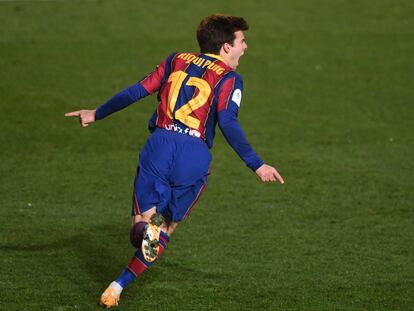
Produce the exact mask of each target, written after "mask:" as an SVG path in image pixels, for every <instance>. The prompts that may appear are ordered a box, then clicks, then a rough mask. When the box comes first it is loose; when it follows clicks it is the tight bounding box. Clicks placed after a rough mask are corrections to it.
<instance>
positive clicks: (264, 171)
mask: <svg viewBox="0 0 414 311" xmlns="http://www.w3.org/2000/svg"><path fill="white" fill-rule="evenodd" d="M256 174H257V176H259V178H260V180H261V181H263V182H269V181H270V182H276V181H278V182H280V183H281V184H284V183H285V181H284V180H283V177H282V176H281V175H280V174H279V172H278V171H277V170H276V169H275V168H274V167H273V166H270V165H267V164H263V165H262V166H261V167H259V168H258V169H257V170H256Z"/></svg>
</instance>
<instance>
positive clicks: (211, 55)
mask: <svg viewBox="0 0 414 311" xmlns="http://www.w3.org/2000/svg"><path fill="white" fill-rule="evenodd" d="M204 55H207V56H210V57H214V58H217V59H218V60H221V61H222V62H223V63H225V61H224V59H222V58H221V57H220V56H219V55H217V54H210V53H204Z"/></svg>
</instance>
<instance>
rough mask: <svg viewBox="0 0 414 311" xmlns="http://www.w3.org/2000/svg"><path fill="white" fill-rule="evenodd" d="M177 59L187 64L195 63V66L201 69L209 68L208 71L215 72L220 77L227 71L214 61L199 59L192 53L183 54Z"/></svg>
mask: <svg viewBox="0 0 414 311" xmlns="http://www.w3.org/2000/svg"><path fill="white" fill-rule="evenodd" d="M177 58H180V59H183V60H185V62H186V63H187V64H189V63H193V64H194V65H197V66H198V67H201V68H206V67H207V69H209V70H211V71H214V72H215V73H217V74H218V75H221V74H222V73H223V72H224V70H225V69H224V68H223V67H221V66H220V65H217V64H215V63H214V61H211V60H208V59H204V58H201V57H198V56H196V55H194V54H191V53H181V54H179V55H178V56H177Z"/></svg>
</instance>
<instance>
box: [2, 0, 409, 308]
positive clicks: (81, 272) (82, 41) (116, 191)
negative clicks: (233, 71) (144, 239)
mask: <svg viewBox="0 0 414 311" xmlns="http://www.w3.org/2000/svg"><path fill="white" fill-rule="evenodd" d="M214 12H222V13H225V14H233V15H241V16H244V17H245V18H246V19H247V20H248V22H249V24H250V27H251V29H250V30H249V31H248V32H247V33H246V39H247V43H248V45H249V49H248V51H247V53H246V55H245V56H243V58H242V59H241V64H240V67H239V72H240V74H241V75H242V76H243V77H244V85H245V91H244V96H243V102H242V108H241V113H240V122H241V124H242V126H243V128H244V130H245V132H246V135H247V137H248V139H249V140H250V142H251V144H252V145H253V146H254V147H255V149H256V150H257V151H258V153H259V154H260V155H261V156H262V157H263V158H264V159H265V160H266V161H267V162H269V163H270V164H273V165H275V166H276V167H277V168H278V169H279V171H280V172H281V174H282V175H283V176H284V178H285V181H286V183H285V185H283V186H280V185H275V184H261V183H259V182H258V180H257V179H256V177H255V176H254V174H253V173H252V172H250V171H249V169H247V168H246V167H245V166H244V164H243V163H242V162H241V161H240V160H239V159H238V157H237V155H236V154H235V153H234V152H233V151H232V150H231V149H230V147H229V146H228V145H227V144H226V142H225V141H224V139H223V137H222V136H221V134H218V137H217V138H216V140H215V147H214V148H213V157H214V160H213V165H212V175H211V178H210V180H209V186H208V187H207V190H206V191H205V193H204V195H203V197H202V198H201V199H200V201H199V203H198V204H197V205H196V207H195V208H194V210H193V212H192V214H191V215H190V218H189V219H188V221H186V222H184V223H182V224H180V225H179V227H178V229H177V231H176V233H175V234H174V235H173V236H172V240H171V243H170V244H169V246H168V249H167V251H166V254H165V256H163V257H162V258H161V259H160V260H159V262H158V263H156V264H155V265H154V267H153V268H152V269H151V270H149V271H147V272H145V273H144V275H143V276H142V277H141V278H140V279H138V280H137V281H136V282H135V283H134V284H132V285H131V286H130V287H128V288H127V290H126V291H124V293H123V295H122V297H121V305H120V307H119V310H306V311H309V310H412V309H414V190H413V184H414V178H413V173H414V164H413V163H414V162H413V159H414V108H413V107H414V79H413V74H414V4H413V2H412V1H411V0H396V1H390V0H378V1H368V0H355V1H345V0H337V1H329V0H315V1H306V0H292V1H282V0H278V1H270V0H268V1H247V0H246V1H236V0H234V1H233V0H227V1H202V2H201V1H200V2H196V1H183V0H179V1H132V0H128V1H110V0H102V1H99V0H96V1H93V0H91V1H0V21H1V25H0V105H1V110H0V133H1V134H0V260H1V261H0V276H1V278H0V309H1V310H19V311H20V310H97V309H98V306H97V302H98V299H99V296H100V294H101V292H102V291H103V290H104V289H105V287H106V286H107V285H108V284H109V282H110V281H112V280H113V279H114V278H115V277H117V275H118V274H119V272H120V271H121V270H122V268H123V267H124V265H125V264H126V263H127V262H128V261H129V258H130V257H131V256H132V254H133V248H132V247H131V246H130V244H129V241H128V233H129V225H130V218H129V213H130V206H131V189H132V181H133V177H134V174H135V167H136V163H137V156H138V151H139V149H140V147H141V146H142V145H143V143H144V141H145V140H146V138H147V136H148V132H147V129H146V128H147V120H148V118H149V117H150V115H151V113H152V112H153V110H154V107H155V104H156V98H155V97H154V96H152V97H149V98H147V99H145V100H143V101H142V102H139V103H137V104H135V105H133V106H131V107H128V108H127V109H126V110H124V111H122V112H119V113H117V114H115V115H113V116H110V117H109V118H108V119H105V120H104V121H102V122H98V123H96V124H94V125H93V126H90V127H88V128H87V129H81V128H80V127H79V125H78V123H77V122H76V121H75V120H72V119H65V118H64V116H63V114H64V113H65V112H67V111H71V110H75V109H79V108H94V107H96V106H97V105H99V104H101V103H103V102H104V101H105V100H107V99H108V98H109V97H110V96H112V95H113V94H114V93H115V92H117V91H119V90H121V89H123V88H124V87H126V86H128V85H130V84H132V83H133V82H135V81H137V80H139V79H140V78H142V77H143V76H144V75H145V74H146V73H148V72H149V71H150V70H151V69H152V68H153V67H154V66H155V65H156V64H157V63H158V62H160V60H162V59H163V58H164V57H165V56H166V55H168V54H169V53H170V52H172V51H197V44H196V40H195V28H196V26H197V24H198V22H199V21H200V19H201V18H202V17H204V16H206V15H208V14H211V13H214Z"/></svg>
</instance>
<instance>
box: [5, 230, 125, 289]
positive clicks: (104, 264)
mask: <svg viewBox="0 0 414 311" xmlns="http://www.w3.org/2000/svg"><path fill="white" fill-rule="evenodd" d="M88 231H89V232H90V234H85V233H82V234H77V235H73V236H67V237H61V238H57V239H55V240H54V239H53V237H49V238H47V240H49V241H51V242H48V243H34V242H32V241H30V238H29V237H24V238H22V239H20V240H19V243H18V244H15V245H12V244H6V245H0V251H1V252H2V253H7V252H17V253H30V259H29V260H30V261H32V264H33V263H36V265H39V263H40V264H41V265H45V266H44V267H42V268H41V269H43V270H44V271H49V272H52V273H53V272H54V271H57V272H59V274H58V275H56V276H55V278H56V279H59V278H62V277H63V278H66V279H68V280H70V281H71V282H76V283H78V282H79V281H78V278H82V276H79V275H78V273H79V272H78V273H73V271H79V270H80V269H81V270H84V271H85V272H86V273H87V274H88V275H89V277H90V278H92V280H94V281H97V282H99V283H102V282H104V283H105V284H106V283H107V282H108V281H109V280H111V279H113V278H114V277H115V276H116V275H117V274H118V273H119V272H120V271H121V269H122V268H123V267H124V266H125V265H126V263H127V262H125V260H127V259H128V258H129V257H130V256H129V255H127V252H128V247H125V246H128V244H127V243H128V240H127V239H128V232H127V231H126V230H125V228H124V227H123V226H122V227H121V226H111V225H99V226H94V227H89V228H88ZM120 250H122V251H120ZM131 253H132V250H131ZM13 256H15V255H13ZM24 256H26V255H24ZM48 258H50V260H48ZM29 264H31V263H30V262H29ZM49 264H53V266H54V267H53V269H50V267H49V266H48V265H49ZM46 265H47V266H46ZM79 268H80V269H79ZM85 285H87V284H85Z"/></svg>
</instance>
